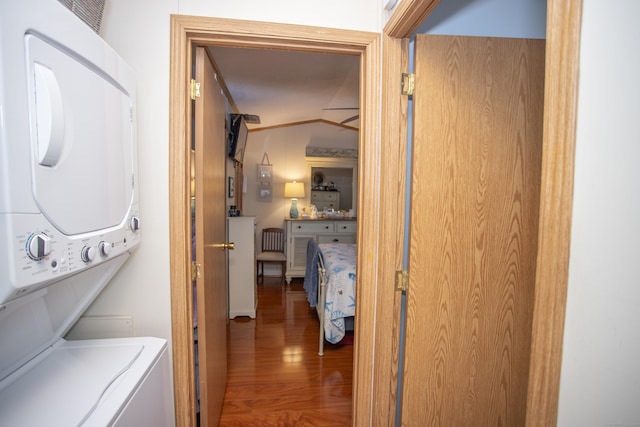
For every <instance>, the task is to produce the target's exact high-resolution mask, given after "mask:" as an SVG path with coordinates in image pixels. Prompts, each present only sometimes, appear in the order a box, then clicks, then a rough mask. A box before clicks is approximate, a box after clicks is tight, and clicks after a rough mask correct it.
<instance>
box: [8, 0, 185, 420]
mask: <svg viewBox="0 0 640 427" xmlns="http://www.w3.org/2000/svg"><path fill="white" fill-rule="evenodd" d="M135 90H136V84H135V79H134V75H133V72H132V70H131V69H130V68H129V66H127V64H125V63H124V61H123V60H122V59H121V58H120V57H119V56H118V55H117V54H116V53H115V52H114V51H113V50H112V49H111V48H110V47H109V46H108V45H106V43H105V42H104V41H103V40H102V39H101V38H100V37H99V36H98V35H97V34H95V33H94V32H93V31H91V29H90V28H89V27H88V26H87V25H85V24H84V23H83V22H82V21H80V20H79V19H78V18H77V17H76V16H74V15H73V14H72V13H71V12H70V11H69V10H68V9H66V8H65V7H64V6H62V5H61V4H60V3H58V1H55V0H21V1H8V0H1V3H0V156H1V157H0V193H1V194H0V426H21V427H25V426H78V425H82V426H107V425H117V426H171V425H174V422H175V420H174V409H173V398H172V381H171V377H170V367H169V357H168V350H167V343H166V340H164V339H159V338H145V337H140V338H137V337H134V338H118V339H92V340H81V341H68V340H65V339H64V338H63V337H64V336H65V334H66V333H67V332H68V331H69V329H70V328H71V327H72V326H73V325H74V323H75V322H76V321H77V319H78V318H79V317H80V316H81V315H82V313H83V312H84V311H85V310H86V309H87V308H88V306H89V305H90V304H91V303H92V301H93V300H94V299H95V297H96V296H97V295H98V294H99V292H100V291H101V290H102V289H103V288H104V286H105V285H107V284H108V282H109V281H110V279H111V278H112V277H113V276H114V274H116V273H117V271H118V270H119V269H120V268H121V267H122V265H123V264H124V263H125V262H126V261H127V259H128V258H129V256H130V255H131V254H132V253H133V251H134V250H135V249H136V247H137V246H138V244H139V243H140V218H139V212H138V181H137V179H138V178H137V148H136V110H135Z"/></svg>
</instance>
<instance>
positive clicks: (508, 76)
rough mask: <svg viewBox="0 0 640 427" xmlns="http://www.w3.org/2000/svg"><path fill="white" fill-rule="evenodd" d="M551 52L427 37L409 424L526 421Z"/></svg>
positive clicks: (406, 390) (538, 46)
mask: <svg viewBox="0 0 640 427" xmlns="http://www.w3.org/2000/svg"><path fill="white" fill-rule="evenodd" d="M544 55H545V53H544V40H525V39H502V38H485V37H453V36H418V37H417V39H416V43H415V74H416V89H415V95H414V108H415V109H414V144H413V150H414V152H413V164H412V176H411V218H410V232H409V239H410V240H409V245H410V249H409V274H410V278H409V289H408V291H407V322H406V338H405V362H404V371H403V377H404V382H403V384H404V385H403V390H402V425H407V426H413V425H415V426H424V425H439V426H452V425H455V426H478V425H487V426H489V425H490V426H498V425H502V426H518V425H524V424H525V410H526V402H527V381H528V370H529V360H530V343H531V327H532V316H533V304H534V283H535V272H536V251H537V236H538V234H537V231H538V207H539V194H540V166H541V156H542V123H543V116H542V112H543V86H544Z"/></svg>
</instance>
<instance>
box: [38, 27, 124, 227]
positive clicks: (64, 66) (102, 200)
mask: <svg viewBox="0 0 640 427" xmlns="http://www.w3.org/2000/svg"><path fill="white" fill-rule="evenodd" d="M25 43H26V49H27V59H28V64H29V65H28V72H29V86H30V91H29V92H30V100H29V101H30V117H31V151H32V153H31V159H32V167H31V172H32V185H33V187H32V191H33V197H34V200H35V202H36V204H37V205H38V207H39V209H40V211H41V212H42V214H43V215H44V216H45V217H46V218H47V219H48V221H49V222H51V224H52V225H53V226H54V227H56V228H57V229H58V230H59V231H61V232H62V233H64V234H66V235H76V234H81V233H86V232H91V231H96V230H104V229H108V228H110V227H114V226H118V225H121V224H122V223H123V222H124V221H126V220H127V218H128V215H129V209H130V206H131V203H132V201H133V196H134V194H133V192H134V184H135V183H134V176H135V175H134V167H135V166H134V156H133V149H134V141H135V135H134V134H133V132H134V128H133V106H132V100H131V95H130V94H128V93H127V91H126V90H125V89H124V88H123V87H122V86H120V85H119V84H118V83H117V82H115V81H114V80H113V79H112V78H111V77H110V76H109V75H108V74H107V73H106V72H104V71H103V70H102V69H100V68H99V67H97V66H96V65H94V64H92V63H90V62H89V61H87V60H86V59H84V58H83V57H81V56H79V55H77V54H76V53H74V52H72V51H70V50H65V49H64V48H63V47H59V46H58V45H54V44H53V43H50V42H48V41H47V40H45V39H43V38H40V37H39V36H37V35H34V34H27V35H26V37H25ZM107 66H111V67H114V66H117V64H107ZM110 71H111V72H112V74H113V70H110ZM117 71H118V70H116V74H117Z"/></svg>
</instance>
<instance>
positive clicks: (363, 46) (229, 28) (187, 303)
mask: <svg viewBox="0 0 640 427" xmlns="http://www.w3.org/2000/svg"><path fill="white" fill-rule="evenodd" d="M196 45H198V46H207V45H222V46H236V47H238V46H240V47H253V48H269V49H285V48H286V49H289V50H291V49H297V50H303V51H308V52H319V53H325V52H328V53H340V54H351V55H358V56H360V106H361V111H360V112H361V115H360V121H361V122H360V123H361V127H360V133H359V143H358V144H359V153H360V156H359V159H358V170H359V171H360V172H361V173H363V174H365V175H366V176H367V179H366V180H359V182H360V183H359V191H358V197H359V199H358V205H359V207H360V212H366V215H362V216H361V217H360V218H359V219H358V236H359V238H358V239H359V244H360V248H359V250H358V258H359V260H366V262H358V270H357V274H358V277H359V278H360V282H361V283H368V284H369V286H367V287H362V289H361V290H359V294H358V303H357V304H358V305H357V310H358V318H359V320H358V321H357V323H356V331H355V342H356V344H355V345H354V381H353V382H354V392H353V399H354V424H355V423H358V424H360V423H361V422H366V421H364V420H356V417H357V415H358V414H362V416H363V417H365V418H366V417H368V412H369V411H368V410H361V409H359V408H361V407H363V406H365V407H367V408H368V407H369V405H370V404H371V402H370V399H369V396H370V393H369V391H368V390H370V389H371V379H372V376H371V370H372V358H373V356H372V355H373V351H374V349H373V343H374V340H373V328H374V326H375V324H374V315H375V311H374V307H375V290H376V288H377V285H376V275H377V269H376V265H377V264H378V262H377V259H378V254H377V250H376V249H377V246H378V244H379V241H378V240H379V239H378V238H377V235H376V230H377V224H378V222H379V217H380V200H379V198H378V187H377V185H376V183H378V182H380V180H381V177H380V173H379V171H380V168H379V165H380V163H381V161H380V145H381V141H380V132H379V129H380V105H381V104H380V79H379V75H380V67H381V64H380V34H378V33H368V32H362V31H350V30H334V29H327V28H319V27H309V26H301V25H287V24H273V23H263V22H252V21H242V20H231V19H218V18H207V17H195V16H182V15H172V16H171V47H170V59H171V62H170V95H169V194H171V199H170V204H169V213H170V224H169V228H170V246H171V247H170V262H171V317H172V318H171V323H172V351H173V375H174V398H175V407H176V422H177V425H180V426H194V425H196V419H195V403H196V397H195V386H194V375H195V373H194V366H193V365H194V354H193V330H192V326H191V319H192V312H193V306H192V296H191V219H190V218H191V202H190V161H191V158H190V142H189V141H190V135H191V128H192V126H191V119H190V117H191V100H190V96H189V94H190V87H189V86H190V85H189V82H190V79H191V63H192V48H193V47H194V46H196Z"/></svg>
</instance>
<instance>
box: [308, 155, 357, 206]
mask: <svg viewBox="0 0 640 427" xmlns="http://www.w3.org/2000/svg"><path fill="white" fill-rule="evenodd" d="M307 162H308V163H309V165H310V166H311V173H310V174H309V176H310V177H311V183H310V187H309V188H310V189H311V203H313V204H315V205H316V207H317V208H318V210H319V211H321V210H323V208H324V207H327V208H334V209H335V210H343V211H348V210H349V209H354V211H355V210H356V208H357V204H358V202H357V201H358V166H357V159H343V158H330V157H327V158H323V157H322V158H309V157H307ZM329 194H331V196H329ZM325 200H326V201H327V202H325ZM325 205H326V206H325Z"/></svg>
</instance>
